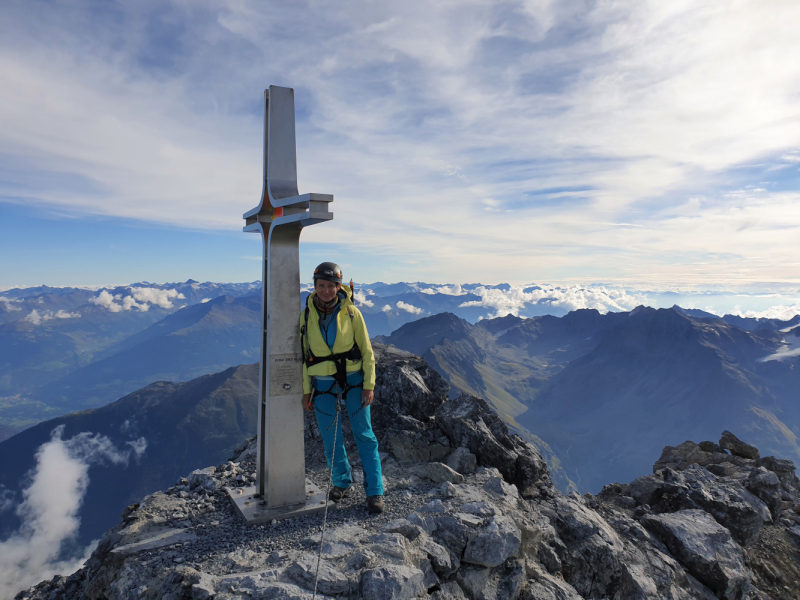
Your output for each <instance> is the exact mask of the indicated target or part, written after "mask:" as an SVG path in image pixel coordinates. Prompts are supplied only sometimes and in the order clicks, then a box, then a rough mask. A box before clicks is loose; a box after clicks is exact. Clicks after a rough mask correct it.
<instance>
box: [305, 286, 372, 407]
mask: <svg viewBox="0 0 800 600" xmlns="http://www.w3.org/2000/svg"><path fill="white" fill-rule="evenodd" d="M342 291H343V292H344V294H345V298H344V300H342V301H341V302H342V306H341V308H340V309H339V312H338V313H336V341H335V342H334V343H333V352H331V350H330V348H328V345H327V344H326V343H325V340H324V339H323V338H322V332H320V330H319V313H318V312H317V309H316V308H314V296H316V292H312V293H311V294H310V295H309V296H308V299H307V300H306V306H308V309H309V310H308V332H307V335H308V344H309V346H310V347H311V352H312V353H313V354H314V356H317V357H320V358H322V357H324V356H330V355H331V354H339V353H340V352H347V351H348V350H350V348H352V347H353V338H354V337H355V341H356V343H357V344H358V347H359V349H360V350H361V360H355V361H354V360H348V361H347V372H348V373H354V372H356V371H361V370H362V369H363V371H364V389H365V390H374V389H375V355H374V354H373V352H372V344H370V343H369V334H368V333H367V325H366V323H364V317H363V316H362V314H361V311H360V310H358V308H356V306H355V304H353V300H352V297H353V292H352V290H351V289H350V286H348V285H345V284H342ZM305 312H306V311H305V310H301V311H300V329H301V330H302V328H303V326H304V325H305V323H306V316H305ZM351 314H352V316H353V318H352V319H351V318H350V315H351ZM301 339H302V336H301ZM302 343H303V353H304V356H305V351H306V349H305V340H303V342H302ZM335 374H336V363H335V362H333V361H331V360H328V361H325V362H321V363H319V364H316V365H312V366H311V367H308V366H307V365H306V364H305V362H304V363H303V393H304V394H310V393H311V377H312V376H314V375H319V376H322V375H329V376H330V375H335Z"/></svg>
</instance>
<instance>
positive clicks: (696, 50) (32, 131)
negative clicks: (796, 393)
mask: <svg viewBox="0 0 800 600" xmlns="http://www.w3.org/2000/svg"><path fill="white" fill-rule="evenodd" d="M799 20H800V4H798V3H795V2H778V1H775V2H770V1H761V2H748V1H739V2H735V3H718V2H702V1H691V2H689V1H685V2H681V1H676V2H669V3H664V2H642V1H635V2H634V1H631V2H580V1H575V2H547V1H542V0H538V1H529V2H521V1H520V2H494V1H491V2H490V1H486V2H483V1H476V2H468V1H467V2H458V3H455V2H436V3H429V2H414V1H406V2H402V3H400V2H310V3H309V2H291V3H287V2H269V1H252V2H249V1H246V0H237V1H230V2H191V3H189V2H168V1H159V2H148V1H142V2H126V3H113V2H81V1H77V0H72V1H70V2H58V1H56V2H39V1H36V0H32V1H31V0H27V1H15V0H7V1H5V2H3V4H2V7H0V236H1V238H2V239H0V252H1V253H2V261H0V287H8V286H14V285H37V284H42V283H47V284H50V285H81V284H111V283H128V282H133V281H139V280H148V281H178V280H185V279H187V278H189V277H191V278H194V279H198V280H216V281H250V280H254V279H257V278H258V277H259V276H260V271H259V265H258V262H257V260H256V258H257V257H258V256H259V255H260V247H259V239H258V237H257V236H255V235H251V234H244V233H241V225H242V220H241V215H242V213H243V212H245V211H246V210H248V209H250V208H252V207H253V206H254V205H255V204H256V201H257V200H258V197H259V194H260V191H261V184H260V176H261V160H262V157H261V136H262V127H263V125H262V122H261V121H262V106H261V103H262V94H263V89H264V88H265V87H267V86H268V85H270V84H275V85H284V86H290V87H293V88H294V89H295V92H296V93H295V97H296V102H297V106H296V110H297V139H298V149H297V153H298V170H299V187H300V191H301V193H305V192H322V193H332V194H334V197H335V201H334V203H333V205H332V208H333V212H334V214H335V218H334V221H333V222H331V223H327V224H324V225H318V226H315V227H312V228H309V229H308V230H306V231H305V232H304V234H303V241H304V244H303V247H302V257H303V265H304V268H305V269H307V270H310V268H311V266H313V264H315V263H316V262H319V261H320V260H323V259H327V258H333V259H334V260H337V261H338V262H340V263H341V264H343V265H344V266H345V267H346V269H347V270H348V272H349V273H351V274H353V275H354V276H355V277H356V279H359V280H362V281H375V280H384V281H399V280H406V281H418V280H422V281H429V282H442V283H444V282H470V281H481V282H483V283H498V282H501V281H516V282H521V281H526V282H530V281H541V282H543V281H547V282H576V283H581V284H591V283H598V282H603V283H609V284H612V285H621V286H629V287H636V288H639V289H670V288H680V289H719V288H726V289H727V288H747V289H751V290H758V289H760V288H764V289H768V290H774V289H776V288H781V289H788V290H793V291H794V292H796V291H797V290H798V288H800V258H798V257H800V203H799V202H798V197H799V196H800V194H799V190H800V181H799V179H800V172H798V169H799V168H800V103H798V102H797V97H798V92H800V88H798V83H797V82H798V81H800V37H798V36H797V35H796V31H795V30H794V28H793V27H791V26H789V25H788V24H790V23H797V22H798V21H799ZM254 257H256V258H254Z"/></svg>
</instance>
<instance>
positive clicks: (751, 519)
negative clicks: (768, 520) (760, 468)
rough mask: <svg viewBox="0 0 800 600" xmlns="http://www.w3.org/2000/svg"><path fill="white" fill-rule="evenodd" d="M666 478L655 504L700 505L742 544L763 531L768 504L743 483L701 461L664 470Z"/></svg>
mask: <svg viewBox="0 0 800 600" xmlns="http://www.w3.org/2000/svg"><path fill="white" fill-rule="evenodd" d="M662 474H663V476H664V481H663V483H661V484H660V485H659V487H658V489H657V490H656V491H655V492H654V494H653V497H652V499H651V504H652V506H653V507H654V508H657V509H658V510H660V511H662V512H675V511H678V510H685V509H693V508H699V509H702V510H705V511H706V512H708V513H709V514H710V515H711V516H713V517H714V518H715V519H716V520H717V522H718V523H719V524H720V525H723V526H724V527H727V528H728V529H729V530H730V531H731V534H732V535H733V537H734V539H735V540H736V541H737V542H739V543H740V544H742V545H747V544H750V543H751V542H753V541H754V540H755V539H756V538H757V537H758V533H759V532H760V531H761V527H762V526H763V523H764V515H765V514H766V515H768V514H769V509H768V508H767V507H766V505H765V504H764V503H763V502H762V501H761V500H759V499H758V498H756V497H755V496H753V495H752V494H750V493H749V492H748V491H747V490H746V489H744V487H743V486H742V485H740V484H739V483H737V482H734V481H730V480H727V479H720V478H718V477H717V476H716V475H714V474H713V473H711V472H709V471H708V470H707V469H705V468H703V467H701V466H699V465H691V466H689V467H688V468H687V469H686V470H685V471H672V470H670V469H664V470H663V471H662Z"/></svg>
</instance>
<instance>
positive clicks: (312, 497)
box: [225, 478, 335, 525]
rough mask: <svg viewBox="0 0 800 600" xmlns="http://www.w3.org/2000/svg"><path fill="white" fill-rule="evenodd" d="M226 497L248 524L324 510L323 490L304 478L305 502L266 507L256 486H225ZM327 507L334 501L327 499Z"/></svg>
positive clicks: (306, 514) (333, 504) (301, 515)
mask: <svg viewBox="0 0 800 600" xmlns="http://www.w3.org/2000/svg"><path fill="white" fill-rule="evenodd" d="M225 491H226V492H227V494H228V497H229V498H230V499H231V502H233V505H234V506H235V507H236V511H237V512H238V513H239V516H240V517H242V519H243V520H244V522H245V523H247V524H248V525H258V524H259V523H270V522H271V521H280V520H282V519H292V518H294V517H305V516H308V515H313V514H316V513H320V512H323V511H324V510H325V504H326V501H325V492H324V491H322V490H321V489H320V488H319V487H318V486H317V485H316V484H314V483H312V482H311V480H310V479H308V478H306V502H305V504H295V505H290V506H281V507H277V508H267V505H266V502H264V500H263V498H257V497H256V496H255V494H256V486H251V487H246V488H230V487H226V488H225ZM327 504H328V508H329V509H330V508H332V507H333V506H335V503H334V502H332V501H330V500H328V501H327Z"/></svg>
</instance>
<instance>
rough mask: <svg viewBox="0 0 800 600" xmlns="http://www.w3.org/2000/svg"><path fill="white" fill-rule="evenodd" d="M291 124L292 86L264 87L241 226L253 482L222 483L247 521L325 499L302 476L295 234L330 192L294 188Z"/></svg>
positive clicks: (315, 217)
mask: <svg viewBox="0 0 800 600" xmlns="http://www.w3.org/2000/svg"><path fill="white" fill-rule="evenodd" d="M294 124H295V121H294V90H293V89H291V88H284V87H278V86H274V85H271V86H270V87H269V89H267V90H265V91H264V175H263V190H262V193H261V201H260V202H259V204H258V206H256V207H255V208H254V209H252V210H250V211H248V212H246V213H244V219H245V227H244V231H247V232H256V233H260V234H261V239H262V241H263V259H262V278H263V289H262V314H263V318H262V327H261V365H260V368H259V398H258V430H257V462H256V485H255V487H247V488H228V494H229V496H230V497H231V500H232V501H233V503H234V505H235V506H236V508H237V510H238V512H239V514H240V515H241V516H242V518H244V520H245V521H247V522H248V523H260V522H266V521H271V520H273V519H282V518H288V517H295V516H300V515H306V514H310V513H314V512H317V511H322V510H324V509H325V505H326V503H327V499H326V498H325V494H324V492H322V491H321V490H320V489H319V488H318V487H317V486H316V485H314V484H313V483H312V482H311V481H310V480H308V479H306V476H305V453H304V450H305V449H304V444H303V408H302V405H301V402H300V400H301V398H302V396H303V372H302V369H303V354H302V350H301V347H300V336H299V330H298V318H299V315H300V233H301V232H302V230H303V227H307V226H309V225H314V224H315V223H321V222H323V221H330V220H331V219H333V213H331V212H329V207H328V205H329V204H330V203H331V202H333V196H332V195H330V194H303V195H300V194H299V193H298V191H297V152H296V145H295V125H294Z"/></svg>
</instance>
